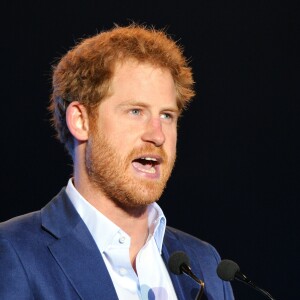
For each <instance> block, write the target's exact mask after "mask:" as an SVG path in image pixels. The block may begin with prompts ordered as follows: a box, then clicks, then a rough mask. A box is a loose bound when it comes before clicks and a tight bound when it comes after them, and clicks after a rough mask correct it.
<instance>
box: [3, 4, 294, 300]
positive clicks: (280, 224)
mask: <svg viewBox="0 0 300 300" xmlns="http://www.w3.org/2000/svg"><path fill="white" fill-rule="evenodd" d="M1 6H2V9H1V15H2V17H1V32H2V34H1V52H2V55H1V86H2V87H1V102H0V103H1V104H0V105H1V118H0V119H1V140H2V146H1V152H2V155H1V158H2V164H1V165H2V168H1V183H2V184H1V196H2V201H1V210H0V221H4V220H6V219H8V218H11V217H13V216H15V215H18V214H23V213H27V212H29V211H32V210H37V209H39V208H41V207H42V206H43V205H45V204H46V203H47V202H48V201H49V200H50V199H51V198H52V197H53V196H54V195H55V194H56V193H57V192H58V191H59V190H60V188H61V187H62V186H63V185H65V184H66V183H67V180H68V178H69V177H70V176H71V174H72V167H71V161H70V159H69V158H68V156H67V154H66V152H65V151H64V149H63V146H62V145H60V144H59V142H57V141H56V140H55V138H54V137H53V136H54V131H53V129H52V128H51V126H50V125H49V121H48V119H49V115H48V112H47V105H48V101H49V95H50V92H51V65H52V64H53V63H54V62H55V61H56V59H57V58H59V57H60V56H61V55H63V54H64V53H65V52H66V51H67V50H68V49H69V48H70V47H72V46H73V45H74V44H75V43H76V41H78V39H79V38H82V37H87V36H90V35H93V34H95V33H97V32H99V31H101V30H103V29H108V28H110V27H111V26H113V23H117V24H119V25H126V24H128V23H129V22H130V21H131V20H133V21H136V22H139V23H145V24H148V25H149V24H150V25H154V26H155V27H156V28H164V27H166V28H167V31H168V33H169V34H171V35H172V36H173V37H174V38H175V39H176V40H180V43H181V44H183V45H184V49H185V55H186V56H187V57H189V58H190V61H191V65H192V67H193V69H194V77H195V81H196V91H197V96H196V97H195V99H194V101H193V102H192V104H191V105H190V107H189V110H188V111H186V112H185V113H184V116H183V118H182V119H181V121H180V127H179V141H178V160H177V163H176V166H175V170H174V173H173V175H172V177H171V179H170V181H169V183H168V186H167V190H166V191H165V193H164V195H163V197H162V199H161V200H160V201H159V204H160V205H161V207H162V208H163V209H164V211H165V214H166V217H167V220H168V224H169V225H170V226H174V227H177V228H179V229H182V230H184V231H187V232H189V233H191V234H193V235H195V236H197V237H199V238H202V239H204V240H206V241H208V242H210V243H211V244H213V245H214V246H215V247H216V248H217V249H218V251H219V253H220V255H221V256H222V258H230V259H233V260H235V261H236V262H237V263H238V264H239V265H240V267H241V269H242V271H243V272H244V273H245V274H247V275H248V276H249V277H250V278H251V279H253V281H255V282H256V283H257V284H258V285H259V286H261V287H263V288H265V289H266V290H268V291H270V293H271V294H272V295H273V296H274V297H275V298H276V299H282V300H286V299H296V298H297V295H298V289H299V284H298V278H297V275H298V267H299V253H298V252H299V247H298V238H299V233H298V232H299V220H298V219H299V208H300V205H299V202H298V201H299V198H300V197H299V192H300V189H299V182H298V181H299V150H300V149H299V116H298V115H299V112H300V109H299V108H300V105H299V100H300V99H299V94H300V93H299V84H298V82H299V60H298V57H299V25H298V24H297V21H298V18H299V14H298V13H299V6H298V5H296V4H295V3H292V2H288V1H282V2H280V1H264V0H254V1H225V0H224V1H221V0H216V1H214V0H210V1H208V0H207V1H181V2H173V1H172V2H171V1H170V2H167V1H162V0H161V1H160V2H156V1H149V2H142V1H135V2H133V1H113V0H111V1H105V3H104V1H57V2H56V1H35V2H34V1H31V2H30V1H18V2H17V1H9V2H8V1H6V2H5V1H2V4H1ZM297 6H298V7H297ZM232 285H233V289H234V292H235V296H236V299H238V300H240V299H242V300H245V299H246V300H247V299H249V300H250V299H263V297H262V296H261V295H260V294H258V293H257V292H255V291H252V290H251V289H250V288H248V287H246V286H244V285H242V284H241V283H237V282H233V283H232Z"/></svg>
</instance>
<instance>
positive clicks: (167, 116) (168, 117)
mask: <svg viewBox="0 0 300 300" xmlns="http://www.w3.org/2000/svg"><path fill="white" fill-rule="evenodd" d="M160 117H161V118H162V119H164V120H173V119H174V116H173V114H171V113H163V114H161V116H160Z"/></svg>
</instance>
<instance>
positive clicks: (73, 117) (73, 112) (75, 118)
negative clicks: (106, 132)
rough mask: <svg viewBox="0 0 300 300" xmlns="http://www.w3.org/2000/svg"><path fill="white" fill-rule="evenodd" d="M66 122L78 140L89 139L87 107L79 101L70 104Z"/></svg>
mask: <svg viewBox="0 0 300 300" xmlns="http://www.w3.org/2000/svg"><path fill="white" fill-rule="evenodd" d="M66 122H67V125H68V128H69V130H70V132H71V134H72V135H73V136H74V138H75V139H77V140H78V141H81V142H84V141H87V139H88V133H89V119H88V114H87V111H86V108H85V107H84V106H83V105H82V104H81V103H79V102H78V101H73V102H71V103H70V104H69V106H68V107H67V111H66Z"/></svg>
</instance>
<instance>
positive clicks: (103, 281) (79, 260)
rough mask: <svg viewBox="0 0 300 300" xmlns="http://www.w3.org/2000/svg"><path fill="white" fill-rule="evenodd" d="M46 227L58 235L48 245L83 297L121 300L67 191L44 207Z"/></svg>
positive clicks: (43, 214)
mask: <svg viewBox="0 0 300 300" xmlns="http://www.w3.org/2000/svg"><path fill="white" fill-rule="evenodd" d="M42 226H43V228H44V229H45V230H47V231H48V232H49V233H51V234H52V235H53V236H54V237H56V240H55V241H54V242H53V243H52V244H50V245H48V248H49V250H50V251H51V253H52V255H53V257H54V258H55V260H56V261H57V263H58V264H59V265H60V267H61V269H62V270H63V272H64V273H65V275H66V276H67V277H68V279H69V280H70V282H71V284H72V285H73V287H74V289H75V290H76V291H77V293H78V295H79V297H80V298H81V299H84V300H89V299H90V300H95V299H107V300H108V299H109V300H117V299H118V297H117V294H116V292H115V289H114V286H113V283H112V281H111V278H110V276H109V273H108V271H107V269H106V266H105V263H104V261H103V259H102V256H101V254H100V252H99V250H98V248H97V245H96V243H95V242H94V239H93V238H92V236H91V234H90V232H89V231H88V229H87V227H86V225H85V224H84V222H83V221H82V219H81V218H80V216H79V215H78V213H77V212H76V210H75V208H74V207H73V205H72V203H71V201H70V200H69V198H68V196H67V195H66V193H65V191H64V190H62V191H61V192H60V193H59V194H58V196H57V197H56V198H54V199H53V200H52V201H51V202H50V203H49V204H48V205H47V206H46V207H44V208H43V209H42Z"/></svg>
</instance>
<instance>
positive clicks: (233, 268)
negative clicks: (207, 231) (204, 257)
mask: <svg viewBox="0 0 300 300" xmlns="http://www.w3.org/2000/svg"><path fill="white" fill-rule="evenodd" d="M217 274H218V276H219V277H220V278H221V279H222V280H224V281H232V280H234V279H235V280H237V281H240V282H243V283H245V284H246V285H248V286H251V287H252V288H254V289H255V290H256V291H258V292H260V293H262V294H263V295H265V296H266V297H267V298H268V299H270V300H275V299H274V298H273V297H272V296H271V295H270V294H269V293H268V292H267V291H265V290H264V289H262V288H260V287H258V286H257V285H256V284H254V283H253V282H252V281H251V280H249V279H248V278H247V277H246V275H244V274H243V273H242V272H241V271H240V267H239V265H238V264H237V263H236V262H234V261H232V260H230V259H223V260H222V261H221V262H220V263H219V265H218V267H217Z"/></svg>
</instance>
